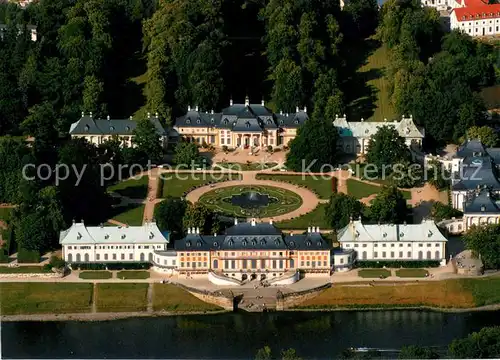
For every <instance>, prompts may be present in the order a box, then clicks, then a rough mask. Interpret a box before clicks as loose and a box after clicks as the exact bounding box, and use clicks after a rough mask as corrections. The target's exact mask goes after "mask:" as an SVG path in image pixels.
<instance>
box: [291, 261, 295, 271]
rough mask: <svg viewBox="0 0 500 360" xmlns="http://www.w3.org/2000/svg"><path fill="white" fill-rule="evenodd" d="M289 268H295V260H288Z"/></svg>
mask: <svg viewBox="0 0 500 360" xmlns="http://www.w3.org/2000/svg"><path fill="white" fill-rule="evenodd" d="M290 268H291V269H294V268H295V259H290Z"/></svg>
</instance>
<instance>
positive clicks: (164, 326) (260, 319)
mask: <svg viewBox="0 0 500 360" xmlns="http://www.w3.org/2000/svg"><path fill="white" fill-rule="evenodd" d="M499 315H500V314H499V313H498V312H496V313H492V312H471V313H456V314H453V313H439V312H431V311H413V310H411V311H410V310H404V311H366V312H364V311H349V312H280V313H252V314H250V313H227V314H218V315H192V316H173V317H158V318H135V319H125V320H115V321H103V322H73V321H67V322H5V323H3V324H2V325H1V338H2V352H3V354H2V355H3V358H65V359H69V358H80V359H82V358H129V359H130V358H184V359H187V358H191V359H192V358H219V359H229V358H231V359H235V358H237V359H241V358H247V359H248V358H253V357H254V355H255V353H256V351H257V349H259V348H261V347H263V346H265V345H269V346H270V347H271V348H272V349H273V352H276V353H277V352H279V351H280V350H281V349H287V348H294V349H296V351H297V353H298V354H299V355H300V356H302V357H304V358H316V359H326V358H333V357H337V356H338V355H339V353H340V352H341V351H342V350H343V349H345V348H347V347H371V348H381V349H399V348H401V347H402V346H404V345H411V344H416V345H425V346H437V347H441V348H444V347H445V346H446V345H447V344H448V343H449V342H451V340H453V339H454V338H457V337H464V336H466V335H467V334H469V333H470V332H472V331H477V330H479V329H480V328H482V327H484V326H492V325H500V316H499Z"/></svg>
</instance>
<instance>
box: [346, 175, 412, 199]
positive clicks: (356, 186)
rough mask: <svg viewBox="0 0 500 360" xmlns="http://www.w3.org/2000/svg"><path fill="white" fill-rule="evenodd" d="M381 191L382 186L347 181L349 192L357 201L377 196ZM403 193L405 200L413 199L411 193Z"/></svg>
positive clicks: (351, 180) (352, 180)
mask: <svg viewBox="0 0 500 360" xmlns="http://www.w3.org/2000/svg"><path fill="white" fill-rule="evenodd" d="M380 190H382V186H377V185H372V184H367V183H364V182H362V181H358V180H354V179H347V192H348V193H349V195H351V196H353V197H355V198H356V199H362V198H365V197H368V196H370V195H373V194H377V193H379V192H380ZM401 193H402V194H403V198H404V199H406V200H409V199H411V192H410V191H406V190H401Z"/></svg>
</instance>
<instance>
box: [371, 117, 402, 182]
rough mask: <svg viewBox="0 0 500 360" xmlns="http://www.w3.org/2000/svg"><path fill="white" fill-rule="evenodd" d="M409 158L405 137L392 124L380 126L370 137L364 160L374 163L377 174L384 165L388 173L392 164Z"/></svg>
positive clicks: (382, 169)
mask: <svg viewBox="0 0 500 360" xmlns="http://www.w3.org/2000/svg"><path fill="white" fill-rule="evenodd" d="M409 160H410V151H409V149H408V146H407V145H406V143H405V139H404V138H403V137H401V136H400V135H399V133H398V132H397V130H396V129H395V128H394V127H393V126H382V127H380V128H379V129H378V130H377V132H376V133H375V134H374V135H372V136H371V137H370V143H369V145H368V150H367V152H366V162H367V163H369V164H374V165H375V166H376V167H377V171H378V172H379V174H382V172H383V171H384V167H385V169H386V171H389V173H390V172H391V171H392V169H391V166H392V165H396V164H398V163H402V162H404V161H409ZM387 165H389V166H387Z"/></svg>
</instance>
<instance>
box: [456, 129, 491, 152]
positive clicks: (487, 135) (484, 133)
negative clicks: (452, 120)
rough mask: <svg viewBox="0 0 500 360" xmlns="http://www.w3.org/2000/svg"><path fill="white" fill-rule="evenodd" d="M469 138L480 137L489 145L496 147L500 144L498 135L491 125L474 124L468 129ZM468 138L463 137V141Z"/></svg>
mask: <svg viewBox="0 0 500 360" xmlns="http://www.w3.org/2000/svg"><path fill="white" fill-rule="evenodd" d="M467 139H470V140H473V139H478V140H479V141H481V142H482V143H483V144H484V145H486V146H487V147H495V146H496V145H497V144H498V135H497V133H496V131H495V130H493V129H492V128H491V127H489V126H473V127H471V128H469V129H468V130H467ZM467 139H464V138H462V139H461V140H462V141H461V142H464V141H466V140H467Z"/></svg>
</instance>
